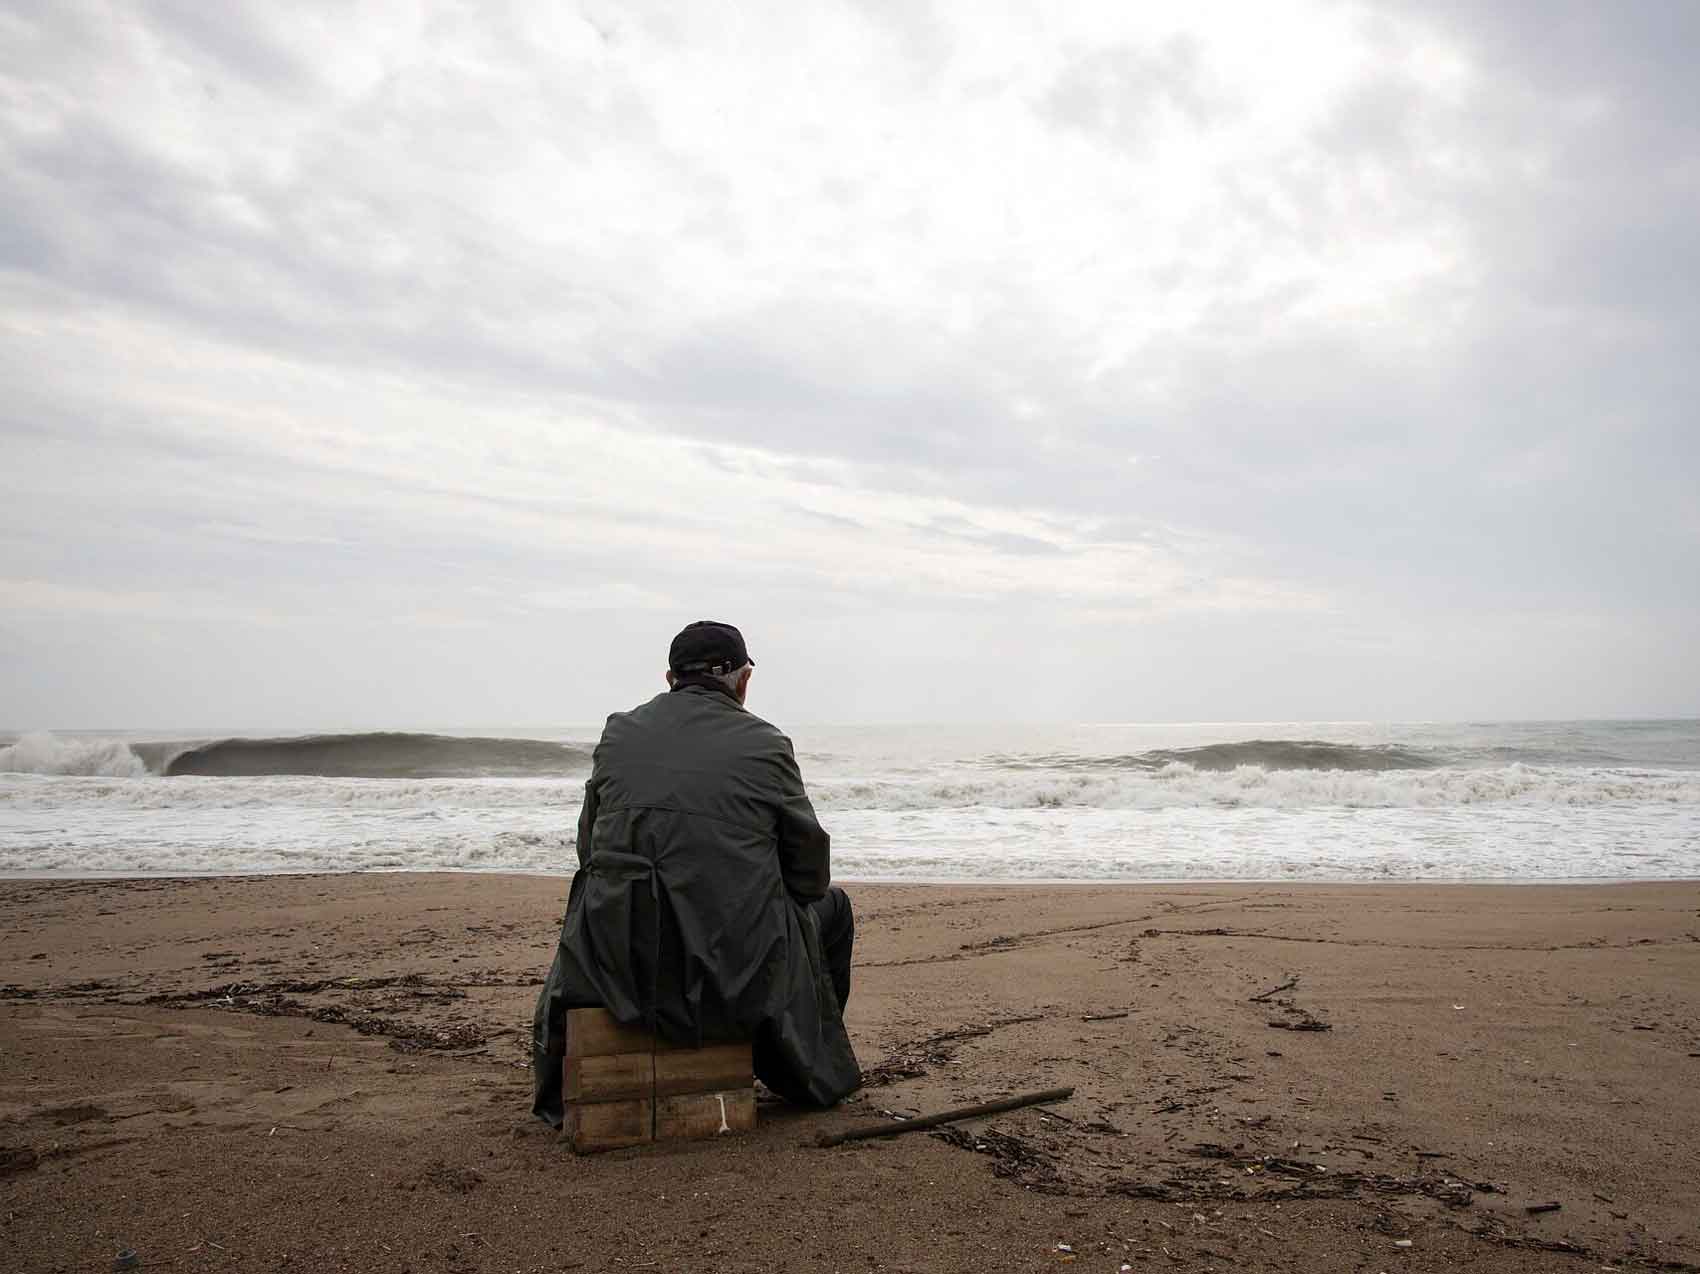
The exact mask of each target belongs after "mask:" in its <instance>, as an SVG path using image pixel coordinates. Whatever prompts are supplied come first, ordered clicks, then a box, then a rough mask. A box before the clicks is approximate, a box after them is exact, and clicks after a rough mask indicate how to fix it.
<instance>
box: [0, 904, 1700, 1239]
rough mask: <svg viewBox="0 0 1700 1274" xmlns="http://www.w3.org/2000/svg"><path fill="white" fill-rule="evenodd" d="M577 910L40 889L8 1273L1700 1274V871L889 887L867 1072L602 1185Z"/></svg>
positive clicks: (7, 941) (6, 951) (665, 1153)
mask: <svg viewBox="0 0 1700 1274" xmlns="http://www.w3.org/2000/svg"><path fill="white" fill-rule="evenodd" d="M564 896H565V881H563V880H552V879H543V878H535V877H506V876H467V875H367V876H319V877H259V878H237V879H202V880H183V881H168V880H126V881H109V882H108V881H58V882H42V881H34V882H26V881H11V882H4V883H0V920H3V923H0V965H3V970H4V971H3V972H0V982H3V983H4V984H5V985H4V986H3V987H0V1041H3V1047H0V1196H3V1201H0V1211H3V1214H4V1226H3V1228H0V1268H4V1269H6V1270H19V1271H25V1270H30V1271H34V1270H66V1271H70V1270H104V1269H111V1268H113V1260H114V1257H115V1255H116V1254H117V1253H118V1252H119V1251H120V1250H123V1249H132V1250H134V1251H136V1252H137V1253H138V1255H139V1259H140V1260H141V1261H142V1262H143V1268H147V1269H153V1268H169V1269H171V1270H173V1271H180V1270H196V1269H203V1268H204V1269H217V1270H267V1271H277V1270H280V1269H289V1270H307V1271H316V1270H389V1271H420V1272H423V1271H542V1270H551V1271H553V1270H572V1269H583V1270H604V1269H606V1270H635V1269H655V1270H689V1271H693V1272H697V1271H712V1270H772V1269H790V1270H853V1271H869V1270H912V1271H946V1270H949V1271H957V1270H974V1271H980V1270H1012V1269H1013V1270H1024V1269H1055V1268H1059V1267H1061V1266H1066V1265H1073V1266H1074V1267H1075V1268H1078V1269H1090V1270H1109V1271H1116V1270H1120V1269H1121V1268H1122V1267H1123V1265H1124V1264H1125V1265H1126V1266H1129V1267H1131V1268H1132V1269H1134V1270H1230V1269H1247V1270H1305V1271H1323V1270H1327V1271H1334V1270H1363V1271H1383V1270H1385V1271H1414V1270H1438V1269H1447V1270H1451V1269H1474V1270H1484V1271H1485V1270H1494V1271H1501V1270H1510V1271H1520V1270H1558V1271H1564V1270H1572V1269H1574V1270H1597V1269H1600V1268H1601V1267H1602V1266H1614V1267H1618V1268H1626V1269H1628V1268H1645V1267H1654V1268H1664V1269H1696V1268H1700V1184H1697V1183H1700V1017H1697V1014H1696V1007H1697V1001H1700V884H1696V883H1692V882H1688V883H1675V884H1635V885H1602V886H1593V885H1588V886H1503V887H1496V886H1456V887H1451V886H1448V887H1431V886H1362V887H1340V886H1320V885H1214V886H1202V887H1198V886H1192V887H1188V886H1174V887H1160V888H1152V887H1134V886H1118V887H1108V888H1086V887H995V888H994V887H944V886H901V887H900V886H887V885H877V886H876V885H865V886H853V887H852V896H853V897H854V899H855V902H856V905H857V908H858V913H859V918H860V933H859V943H858V949H857V964H856V971H855V990H854V995H853V999H852V1004H851V1009H850V1013H849V1020H850V1026H851V1032H852V1035H853V1037H854V1039H855V1042H856V1046H857V1049H858V1052H859V1053H860V1055H861V1057H862V1060H863V1064H864V1066H865V1067H867V1068H868V1070H869V1072H870V1086H869V1087H868V1088H867V1089H865V1090H864V1092H863V1093H862V1094H860V1095H859V1096H858V1097H857V1098H856V1099H854V1100H853V1101H851V1102H849V1103H847V1104H846V1105H845V1106H843V1107H841V1108H840V1109H838V1110H835V1111H832V1112H828V1113H800V1112H795V1111H791V1110H788V1109H786V1108H784V1107H781V1106H776V1105H764V1107H763V1109H762V1117H761V1125H760V1127H759V1129H758V1131H757V1132H756V1133H755V1134H753V1135H751V1136H749V1137H746V1138H740V1139H736V1140H723V1141H718V1142H705V1143H693V1144H686V1145H671V1146H656V1147H647V1148H642V1149H638V1150H632V1151H621V1152H617V1153H615V1154H611V1155H606V1156H600V1157H594V1158H584V1159H578V1158H574V1157H573V1156H572V1155H570V1154H568V1153H566V1152H565V1151H564V1150H563V1148H562V1146H561V1144H560V1143H559V1141H558V1140H557V1139H556V1137H555V1136H554V1134H553V1133H552V1131H551V1130H550V1129H548V1128H547V1127H546V1126H544V1125H542V1124H540V1123H538V1122H536V1121H534V1120H532V1119H531V1118H530V1117H529V1115H528V1113H527V1106H528V1099H529V1093H530V1072H529V1070H528V1069H527V1064H528V1048H529V1040H528V1032H529V1024H530V1014H531V1006H532V1002H533V998H534V996H535V993H536V988H537V985H538V983H539V982H540V980H541V978H542V975H543V972H544V969H545V967H546V966H547V964H548V961H549V958H550V955H551V952H552V949H553V944H554V940H555V934H556V929H557V926H558V923H559V911H560V906H561V903H562V900H563V898H564ZM1282 984H1289V985H1288V986H1287V987H1286V989H1283V990H1273V988H1276V987H1280V986H1281V985H1282ZM1307 1025H1312V1026H1313V1029H1293V1028H1302V1027H1306V1026H1307ZM1316 1028H1326V1029H1316ZM1057 1085H1073V1086H1074V1087H1075V1095H1074V1097H1073V1098H1072V1099H1071V1100H1069V1101H1066V1102H1063V1103H1061V1104H1059V1105H1056V1106H1052V1107H1048V1108H1046V1109H1045V1110H1033V1109H1029V1110H1024V1111H1019V1112H1015V1113H1012V1114H1005V1115H1000V1116H997V1117H995V1118H992V1119H989V1120H983V1121H979V1122H976V1123H972V1124H968V1125H964V1126H962V1127H961V1128H960V1130H959V1131H957V1132H955V1133H947V1134H945V1135H942V1136H941V1135H935V1134H928V1133H916V1134H913V1135H909V1136H904V1137H898V1138H895V1139H892V1140H886V1141H873V1142H864V1143H860V1144H857V1145H852V1146H847V1147H843V1148H840V1149H835V1150H820V1149H816V1148H814V1147H813V1146H812V1145H811V1144H810V1143H811V1142H812V1140H813V1139H814V1137H815V1136H816V1135H817V1134H818V1133H820V1132H821V1131H831V1130H840V1129H844V1128H850V1127H857V1126H861V1125H865V1124H868V1123H870V1122H874V1121H881V1120H885V1119H887V1118H888V1115H887V1114H886V1113H884V1112H899V1113H906V1114H914V1113H918V1112H927V1111H932V1110H937V1109H941V1108H945V1107H949V1106H954V1105H959V1104H965V1103H968V1102H974V1101H982V1100H989V1099H992V1098H996V1097H1000V1096H1004V1095H1007V1094H1010V1093H1013V1092H1019V1091H1023V1090H1028V1089H1039V1088H1048V1087H1052V1086H1057ZM1548 1203H1556V1204H1559V1205H1560V1206H1559V1208H1558V1209H1557V1210H1553V1211H1545V1212H1538V1213H1531V1212H1529V1211H1528V1210H1527V1209H1528V1208H1530V1207H1531V1206H1534V1205H1541V1204H1548ZM1059 1245H1067V1247H1068V1248H1069V1249H1072V1250H1064V1249H1063V1248H1062V1247H1060V1246H1059Z"/></svg>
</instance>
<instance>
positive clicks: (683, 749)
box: [532, 620, 861, 1124]
mask: <svg viewBox="0 0 1700 1274" xmlns="http://www.w3.org/2000/svg"><path fill="white" fill-rule="evenodd" d="M667 665H668V666H667V687H668V689H667V692H666V693H665V694H659V695H657V696H656V697H655V698H653V699H651V700H650V701H649V702H648V703H645V704H642V705H640V706H639V707H636V708H634V709H632V711H630V712H617V713H615V714H614V715H613V716H611V717H609V718H608V724H607V726H606V727H605V728H604V729H603V731H602V739H601V741H600V742H599V743H598V744H597V745H596V751H595V754H594V757H593V759H592V765H591V774H590V781H589V782H587V783H586V784H585V792H584V808H583V810H582V811H581V812H580V814H579V820H578V861H579V869H578V872H577V873H576V874H575V875H574V876H573V882H572V888H571V890H570V892H569V894H568V896H567V914H566V920H565V922H564V923H563V924H562V926H561V940H560V944H559V946H558V947H557V948H556V952H555V962H554V965H553V966H552V967H551V968H550V970H549V979H548V981H547V982H546V983H545V984H544V986H543V993H542V995H540V996H539V997H538V1000H537V1013H536V1018H535V1020H534V1023H533V1029H532V1067H533V1079H534V1083H535V1100H534V1102H533V1105H532V1109H533V1110H534V1111H535V1112H536V1114H537V1115H538V1116H539V1117H541V1118H543V1119H547V1120H548V1121H549V1122H550V1123H553V1124H559V1123H560V1122H561V1120H562V1114H563V1112H562V1107H561V1055H562V1053H563V1052H564V1030H565V1015H566V1011H567V1010H568V1009H570V1008H581V1007H591V1006H595V1005H601V1006H603V1007H605V1008H607V1010H608V1011H609V1013H611V1014H612V1015H613V1016H614V1017H616V1018H617V1019H619V1020H620V1021H621V1022H624V1023H626V1024H628V1025H633V1026H641V1027H645V1028H647V1029H649V1030H652V1031H655V1032H656V1033H657V1034H659V1035H660V1036H662V1037H663V1038H664V1039H667V1040H669V1041H671V1042H673V1043H676V1044H684V1045H689V1046H696V1045H700V1044H703V1043H707V1042H712V1041H716V1040H735V1039H749V1040H752V1041H753V1042H754V1049H755V1071H756V1074H757V1076H759V1077H760V1079H761V1080H762V1082H763V1083H764V1084H766V1085H767V1086H768V1087H769V1088H771V1089H772V1090H773V1091H774V1092H776V1093H778V1094H779V1095H780V1096H782V1097H784V1098H786V1099H788V1100H790V1101H793V1102H797V1103H800V1104H805V1105H815V1106H829V1105H831V1104H832V1103H833V1102H836V1101H838V1100H840V1099H841V1098H843V1097H845V1096H847V1095H849V1094H850V1093H852V1092H854V1091H855V1090H856V1088H857V1087H858V1086H859V1085H860V1083H861V1071H860V1069H859V1068H858V1067H857V1064H856V1056H855V1054H854V1053H853V1052H852V1051H851V1048H850V1039H849V1036H848V1035H846V1034H845V1031H844V1018H843V1011H844V1004H845V1001H846V1000H848V999H849V996H850V951H851V944H852V941H853V922H852V917H851V912H850V899H849V898H848V897H847V896H846V895H845V893H844V891H843V890H842V889H839V888H837V887H835V886H834V885H833V884H832V873H831V867H830V862H829V858H830V855H829V845H830V841H829V838H828V837H827V834H826V832H825V831H824V830H823V829H822V828H821V825H820V823H819V822H818V821H816V819H815V812H814V807H813V806H811V805H810V804H809V798H808V794H807V793H806V792H805V791H804V790H803V778H802V774H801V773H800V772H799V770H798V769H797V759H796V757H795V755H794V754H793V753H792V750H791V741H790V740H789V739H787V738H786V737H785V736H784V735H783V734H781V733H780V732H779V731H778V730H776V729H775V728H774V727H773V726H771V725H769V724H768V723H767V722H765V721H763V720H762V719H761V718H760V717H758V716H755V715H754V714H753V713H750V712H747V711H745V710H744V698H745V696H746V694H748V692H749V686H750V675H751V672H752V670H753V668H754V666H755V661H754V660H752V659H751V658H750V657H749V652H748V650H747V649H746V648H745V646H744V638H743V635H742V634H741V633H739V631H738V630H737V629H736V628H734V627H732V626H731V625H730V624H720V623H715V622H712V621H709V620H701V621H699V622H697V623H694V624H691V625H689V626H688V627H686V628H685V630H684V631H683V632H681V633H680V634H679V635H678V636H677V637H675V638H674V639H673V644H672V647H671V648H670V649H669V651H668V655H667Z"/></svg>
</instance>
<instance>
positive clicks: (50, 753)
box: [0, 734, 148, 778]
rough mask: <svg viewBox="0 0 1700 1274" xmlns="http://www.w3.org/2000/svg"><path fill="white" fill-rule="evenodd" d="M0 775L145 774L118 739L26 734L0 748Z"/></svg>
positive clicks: (140, 775)
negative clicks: (1, 773)
mask: <svg viewBox="0 0 1700 1274" xmlns="http://www.w3.org/2000/svg"><path fill="white" fill-rule="evenodd" d="M0 772H10V773H15V774H102V775H107V776H109V777H112V778H140V777H142V776H143V775H145V774H146V773H147V772H148V767H147V766H146V765H145V764H143V763H142V759H141V757H139V756H137V755H136V754H135V753H134V752H132V751H131V750H130V745H129V744H128V743H125V742H123V741H122V740H120V739H78V738H66V737H64V736H62V735H55V734H26V735H24V736H23V738H21V739H19V740H18V741H17V742H16V743H11V744H7V745H6V746H4V747H0Z"/></svg>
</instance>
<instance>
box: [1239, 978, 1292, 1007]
mask: <svg viewBox="0 0 1700 1274" xmlns="http://www.w3.org/2000/svg"><path fill="white" fill-rule="evenodd" d="M1298 984H1299V980H1298V977H1297V976H1294V977H1290V978H1288V979H1287V980H1286V981H1285V982H1283V983H1282V984H1281V985H1280V986H1272V987H1270V988H1269V989H1268V990H1267V991H1263V992H1260V993H1259V994H1257V995H1254V996H1252V997H1251V999H1250V1000H1248V1001H1246V1002H1247V1003H1248V1004H1267V1003H1269V1001H1270V1000H1272V999H1273V998H1274V997H1275V996H1277V995H1280V994H1281V992H1283V991H1291V990H1292V989H1293V988H1294V987H1296V986H1297V985H1298Z"/></svg>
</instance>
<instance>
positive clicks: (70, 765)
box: [0, 731, 590, 779]
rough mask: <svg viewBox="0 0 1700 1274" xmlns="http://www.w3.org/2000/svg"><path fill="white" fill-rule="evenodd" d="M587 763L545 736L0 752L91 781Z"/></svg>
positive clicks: (366, 737)
mask: <svg viewBox="0 0 1700 1274" xmlns="http://www.w3.org/2000/svg"><path fill="white" fill-rule="evenodd" d="M589 764H590V751H589V749H587V748H581V747H575V746H573V745H572V744H567V743H552V742H549V741H548V740H544V739H485V738H461V737H457V736H454V735H442V734H405V733H399V732H393V731H379V732H374V733H368V734H309V735H303V736H301V737H299V738H280V739H245V738H231V739H213V740H208V741H181V740H179V741H175V742H164V743H132V742H127V741H125V740H123V739H88V738H74V737H67V736H65V735H52V734H28V735H25V736H23V737H22V738H20V739H18V740H17V741H16V742H14V743H11V744H9V745H7V746H4V747H0V771H7V772H11V773H21V774H63V775H83V776H88V777H97V778H145V777H147V776H148V775H150V774H153V775H166V776H168V777H173V778H175V777H178V776H184V775H198V776H203V777H212V778H269V777H279V776H300V777H313V778H345V779H346V778H356V779H358V778H364V779H430V778H469V779H476V778H548V777H557V776H565V775H570V774H575V773H579V772H582V771H583V770H585V769H586V768H587V767H588V766H589Z"/></svg>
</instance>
